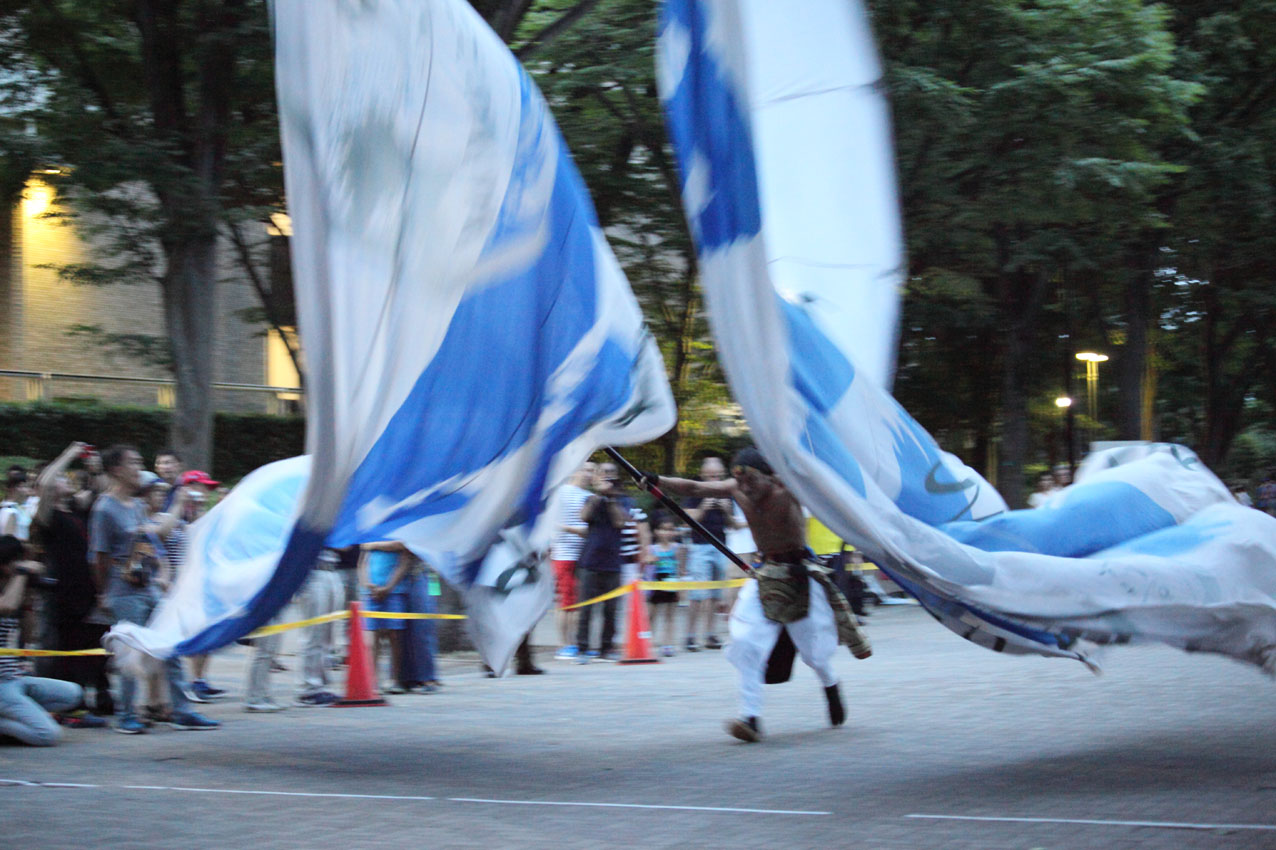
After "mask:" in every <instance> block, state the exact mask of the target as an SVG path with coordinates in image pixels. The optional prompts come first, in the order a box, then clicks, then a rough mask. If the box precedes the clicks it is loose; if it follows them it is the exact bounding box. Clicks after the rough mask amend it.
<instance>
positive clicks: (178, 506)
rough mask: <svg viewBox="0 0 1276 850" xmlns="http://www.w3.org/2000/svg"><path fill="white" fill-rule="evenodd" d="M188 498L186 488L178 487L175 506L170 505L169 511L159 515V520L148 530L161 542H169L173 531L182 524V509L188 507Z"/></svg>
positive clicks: (174, 499)
mask: <svg viewBox="0 0 1276 850" xmlns="http://www.w3.org/2000/svg"><path fill="white" fill-rule="evenodd" d="M186 496H187V490H186V488H185V487H178V488H177V494H176V495H175V496H173V504H171V505H169V507H168V510H167V511H165V512H164V513H162V514H158V516H159V520H158V521H156V522H153V523H151V524H150V527H149V528H148V529H147V530H149V531H150V532H152V533H153V534H154V535H155V536H156V537H158V538H159V539H160V540H167V539H168V536H169V535H170V534H172V533H173V529H174V528H177V524H178V523H179V522H181V516H182V508H184V507H185V506H186Z"/></svg>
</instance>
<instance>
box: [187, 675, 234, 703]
mask: <svg viewBox="0 0 1276 850" xmlns="http://www.w3.org/2000/svg"><path fill="white" fill-rule="evenodd" d="M191 690H192V691H194V692H195V693H197V694H199V695H200V696H201V697H203V698H204V699H205V700H215V699H221V698H222V697H224V696H226V692H225V691H224V690H222V689H221V688H214V687H213V686H212V685H210V684H208V682H206V681H204V680H203V679H196V680H195V681H193V682H191Z"/></svg>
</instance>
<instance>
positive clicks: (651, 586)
mask: <svg viewBox="0 0 1276 850" xmlns="http://www.w3.org/2000/svg"><path fill="white" fill-rule="evenodd" d="M746 581H748V579H747V578H730V579H726V580H725V581H640V582H638V587H640V588H642V589H643V590H717V589H718V588H722V587H743V586H744V583H745V582H746Z"/></svg>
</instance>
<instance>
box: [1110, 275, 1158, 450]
mask: <svg viewBox="0 0 1276 850" xmlns="http://www.w3.org/2000/svg"><path fill="white" fill-rule="evenodd" d="M1139 256H1140V257H1141V256H1144V255H1143V254H1142V253H1140V254H1139ZM1125 313H1126V338H1125V348H1124V350H1123V351H1122V353H1121V361H1120V363H1119V364H1118V371H1117V386H1118V387H1119V388H1120V398H1119V399H1118V401H1117V435H1118V437H1119V438H1120V439H1122V440H1139V439H1142V437H1143V410H1144V406H1143V400H1144V399H1143V394H1144V392H1145V390H1146V387H1145V379H1146V378H1147V363H1148V344H1149V342H1150V339H1149V334H1148V329H1149V326H1150V324H1151V318H1152V280H1151V272H1149V271H1139V272H1133V273H1132V274H1131V277H1130V278H1129V280H1127V281H1126V284H1125Z"/></svg>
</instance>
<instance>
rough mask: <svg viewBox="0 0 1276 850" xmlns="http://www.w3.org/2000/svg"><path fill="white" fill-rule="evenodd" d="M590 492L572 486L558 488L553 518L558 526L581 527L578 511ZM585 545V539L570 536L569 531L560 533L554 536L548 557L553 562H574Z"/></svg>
mask: <svg viewBox="0 0 1276 850" xmlns="http://www.w3.org/2000/svg"><path fill="white" fill-rule="evenodd" d="M589 496H590V492H589V491H588V490H582V489H581V488H580V487H577V486H576V485H574V484H564V485H563V486H562V487H559V488H558V492H557V493H556V494H555V496H554V499H555V501H556V503H557V504H556V505H555V506H554V508H553V509H552V510H554V512H555V513H554V516H556V517H557V518H558V524H559V525H583V523H582V522H581V519H580V509H581V508H583V507H585V502H586V501H588V500H589ZM584 545H585V538H583V537H581V536H580V535H579V534H572V533H571V532H569V531H560V532H558V533H557V534H555V535H554V544H553V546H551V547H550V552H549V557H550V558H551V559H553V560H555V561H575V560H578V559H579V558H580V550H581V547H583V546H584Z"/></svg>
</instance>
